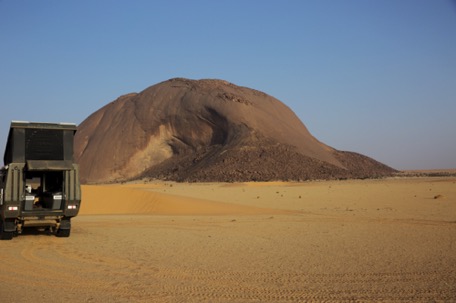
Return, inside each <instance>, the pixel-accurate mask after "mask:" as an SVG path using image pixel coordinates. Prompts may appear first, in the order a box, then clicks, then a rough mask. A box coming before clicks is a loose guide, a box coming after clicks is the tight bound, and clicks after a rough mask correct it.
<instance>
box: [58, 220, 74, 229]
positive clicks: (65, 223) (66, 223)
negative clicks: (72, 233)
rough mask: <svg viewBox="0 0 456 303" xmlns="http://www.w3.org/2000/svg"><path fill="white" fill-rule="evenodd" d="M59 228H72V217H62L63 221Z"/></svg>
mask: <svg viewBox="0 0 456 303" xmlns="http://www.w3.org/2000/svg"><path fill="white" fill-rule="evenodd" d="M59 229H71V221H70V219H62V221H60V226H59Z"/></svg>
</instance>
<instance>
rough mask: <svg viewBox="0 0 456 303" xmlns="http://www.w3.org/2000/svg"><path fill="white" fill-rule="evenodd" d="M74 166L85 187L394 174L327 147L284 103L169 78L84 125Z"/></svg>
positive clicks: (220, 84) (225, 86) (219, 83)
mask: <svg viewBox="0 0 456 303" xmlns="http://www.w3.org/2000/svg"><path fill="white" fill-rule="evenodd" d="M75 159H76V161H77V162H78V163H79V164H80V171H81V180H82V181H83V182H85V183H108V182H121V181H126V180H133V179H140V178H158V179H164V180H175V181H190V182H196V181H227V182H232V181H268V180H309V179H340V178H372V177H381V176H388V175H391V174H392V173H394V172H395V170H394V169H392V168H390V167H388V166H386V165H384V164H382V163H379V162H377V161H375V160H373V159H371V158H368V157H366V156H363V155H360V154H357V153H352V152H342V151H338V150H335V149H334V148H332V147H329V146H327V145H325V144H323V143H321V142H320V141H318V140H317V139H316V138H315V137H313V136H312V135H311V134H310V133H309V131H308V130H307V128H306V127H305V125H304V124H303V123H302V122H301V121H300V120H299V118H298V117H297V116H296V115H295V114H294V113H293V112H292V111H291V110H290V109H289V108H288V107H287V106H286V105H285V104H284V103H282V102H280V101H279V100H277V99H275V98H273V97H271V96H269V95H267V94H265V93H263V92H260V91H257V90H254V89H250V88H246V87H240V86H236V85H234V84H232V83H229V82H227V81H223V80H212V79H205V80H189V79H183V78H175V79H170V80H168V81H164V82H161V83H158V84H156V85H153V86H151V87H149V88H147V89H145V90H144V91H142V92H141V93H132V94H127V95H124V96H121V97H119V98H118V99H117V100H115V101H113V102H111V103H109V104H107V105H106V106H104V107H102V108H101V109H99V110H98V111H96V112H94V113H93V114H92V115H90V116H89V117H88V118H87V119H86V120H84V121H83V122H82V123H81V124H80V125H79V127H78V131H77V133H76V137H75Z"/></svg>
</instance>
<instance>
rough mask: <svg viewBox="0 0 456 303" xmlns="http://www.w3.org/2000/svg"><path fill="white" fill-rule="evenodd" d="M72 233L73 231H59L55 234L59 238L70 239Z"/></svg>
mask: <svg viewBox="0 0 456 303" xmlns="http://www.w3.org/2000/svg"><path fill="white" fill-rule="evenodd" d="M70 231H71V229H61V228H59V229H57V232H56V233H55V235H56V237H59V238H68V237H69V236H70Z"/></svg>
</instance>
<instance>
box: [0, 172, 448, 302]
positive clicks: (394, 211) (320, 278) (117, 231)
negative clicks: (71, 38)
mask: <svg viewBox="0 0 456 303" xmlns="http://www.w3.org/2000/svg"><path fill="white" fill-rule="evenodd" d="M83 203H84V204H83V207H82V209H81V214H80V216H78V217H77V218H75V219H74V220H73V221H72V224H73V228H72V234H71V237H70V238H68V239H65V238H56V237H53V236H47V235H46V234H45V233H44V232H40V231H34V230H27V231H25V233H24V234H23V235H21V236H19V237H17V238H15V239H13V240H12V241H2V242H0V251H1V260H2V263H1V265H0V279H1V283H0V299H1V302H308V301H309V302H310V301H315V302H323V301H324V302H341V301H342V302H343V301H345V302H355V301H356V302H371V301H376V302H401V301H402V302H434V301H437V302H456V178H400V179H386V180H364V181H339V182H337V181H325V182H306V183H281V182H276V183H239V184H222V183H217V184H180V183H165V182H157V183H153V184H139V183H138V184H125V185H106V186H84V187H83Z"/></svg>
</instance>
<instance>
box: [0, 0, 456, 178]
mask: <svg viewBox="0 0 456 303" xmlns="http://www.w3.org/2000/svg"><path fill="white" fill-rule="evenodd" d="M175 77H184V78H190V79H207V78H212V79H223V80H226V81H229V82H231V83H234V84H236V85H240V86H246V87H250V88H254V89H256V90H260V91H263V92H265V93H267V94H269V95H271V96H273V97H275V98H277V99H279V100H280V101H282V102H283V103H285V104H286V105H287V106H288V107H290V108H291V110H293V111H294V112H295V114H296V115H297V116H298V117H299V118H300V119H301V121H302V122H303V123H304V124H305V125H306V127H307V128H308V129H309V131H310V132H311V133H312V134H313V135H314V136H315V137H316V138H317V139H318V140H320V141H321V142H323V143H325V144H327V145H330V146H332V147H334V148H336V149H338V150H347V151H354V152H358V153H361V154H364V155H367V156H369V157H372V158H374V159H376V160H378V161H380V162H382V163H385V164H387V165H389V166H391V167H393V168H396V169H399V170H407V169H442V168H456V1H454V0H453V1H452V0H375V1H374V0H344V1H339V0H333V1H331V0H296V1H292V0H277V1H269V0H227V1H223V0H219V1H216V0H206V1H204V0H192V1H187V0H174V1H159V0H156V1H152V0H150V1H149V0H75V1H70V0H68V1H61V0H0V152H1V154H2V155H3V151H4V146H5V145H6V139H7V135H8V131H9V125H10V122H11V121H12V120H22V121H37V122H73V123H76V124H80V123H81V122H82V121H84V119H86V118H87V117H88V116H89V115H90V114H92V113H93V112H95V111H97V110H98V109H100V108H101V107H103V106H104V105H106V104H108V103H110V102H111V101H113V100H115V99H116V98H117V97H119V96H121V95H124V94H127V93H131V92H141V91H142V90H144V89H146V88H147V87H149V86H152V85H154V84H157V83H159V82H162V81H166V80H168V79H170V78H175ZM2 142H4V143H2Z"/></svg>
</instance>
